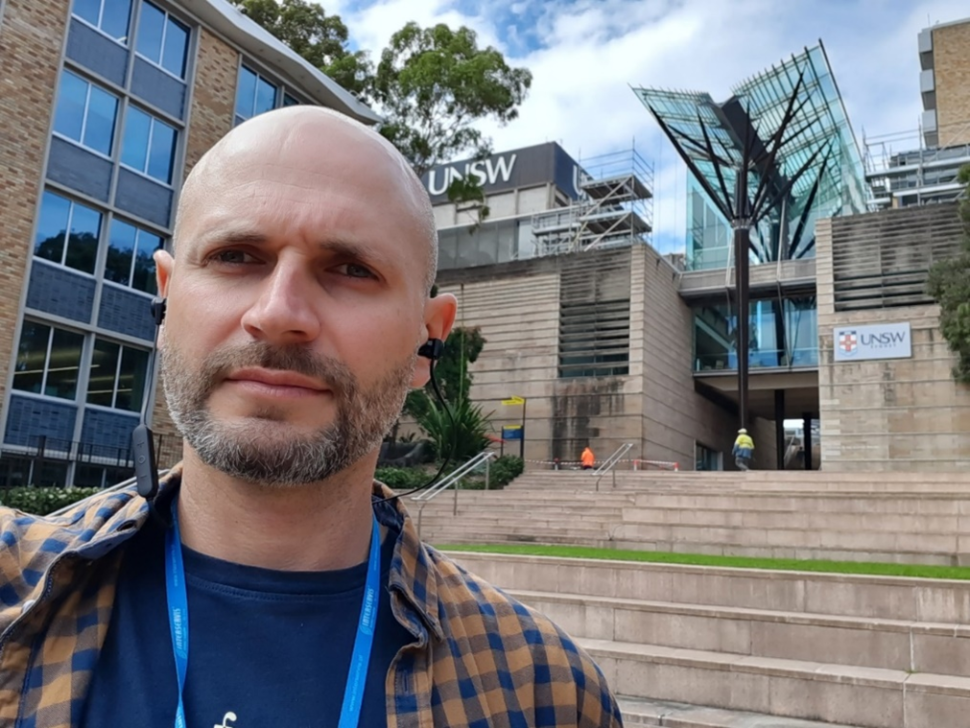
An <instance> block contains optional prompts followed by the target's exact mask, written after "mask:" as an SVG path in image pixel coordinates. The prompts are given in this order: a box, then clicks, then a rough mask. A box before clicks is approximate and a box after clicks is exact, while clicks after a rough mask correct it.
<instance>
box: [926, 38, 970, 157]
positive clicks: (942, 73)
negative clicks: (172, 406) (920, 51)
mask: <svg viewBox="0 0 970 728" xmlns="http://www.w3.org/2000/svg"><path fill="white" fill-rule="evenodd" d="M933 76H934V81H935V85H936V124H937V129H938V130H939V138H940V144H939V145H940V146H941V147H947V146H953V145H958V144H970V22H966V23H960V24H958V25H947V26H941V27H939V28H933Z"/></svg>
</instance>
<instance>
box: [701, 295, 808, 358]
mask: <svg viewBox="0 0 970 728" xmlns="http://www.w3.org/2000/svg"><path fill="white" fill-rule="evenodd" d="M749 311H750V313H749V318H748V320H749V329H750V334H751V340H750V342H749V346H750V349H749V352H748V362H749V366H750V367H751V368H752V369H793V368H800V367H809V368H813V367H817V366H818V314H817V308H816V300H815V297H814V296H807V297H799V298H782V299H766V300H759V301H752V302H751V303H750V307H749ZM736 326H737V321H736V316H735V315H734V313H733V312H732V309H730V308H729V307H728V306H727V304H726V303H724V304H712V305H707V306H703V307H700V308H696V309H695V310H694V371H697V372H707V371H712V370H724V369H727V370H731V369H737V366H738V360H737V353H736V348H735V343H734V342H735V336H736Z"/></svg>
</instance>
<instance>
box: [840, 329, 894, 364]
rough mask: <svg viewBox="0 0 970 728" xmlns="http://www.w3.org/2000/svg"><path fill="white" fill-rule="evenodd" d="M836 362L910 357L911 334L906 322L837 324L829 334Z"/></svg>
mask: <svg viewBox="0 0 970 728" xmlns="http://www.w3.org/2000/svg"><path fill="white" fill-rule="evenodd" d="M832 340H833V343H834V344H835V361H866V360H869V359H909V358H911V357H912V356H913V337H912V332H911V331H910V327H909V323H904V324H876V325H874V326H840V327H839V328H837V329H835V333H834V335H833V337H832Z"/></svg>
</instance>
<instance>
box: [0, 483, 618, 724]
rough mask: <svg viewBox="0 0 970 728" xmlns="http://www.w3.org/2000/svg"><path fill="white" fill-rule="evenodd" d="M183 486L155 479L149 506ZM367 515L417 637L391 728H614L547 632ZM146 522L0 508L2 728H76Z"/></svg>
mask: <svg viewBox="0 0 970 728" xmlns="http://www.w3.org/2000/svg"><path fill="white" fill-rule="evenodd" d="M180 480H181V471H180V469H179V468H176V469H175V470H173V471H172V472H171V473H170V474H169V476H168V477H166V478H163V480H162V484H161V490H160V494H159V499H160V502H162V503H164V501H165V499H166V498H169V499H170V498H171V496H172V494H173V493H174V492H175V491H176V490H177V488H178V485H179V483H180ZM375 494H378V495H380V496H381V497H385V496H386V495H388V494H389V491H387V490H386V489H385V488H384V487H383V486H381V485H379V484H376V485H375ZM375 510H376V513H377V518H378V520H379V521H380V522H381V523H382V524H384V525H385V526H389V527H392V528H394V529H396V530H399V531H400V536H399V537H398V541H397V544H396V546H395V550H394V560H393V562H392V564H391V571H390V577H389V583H388V587H389V589H390V590H391V607H392V611H393V613H394V616H395V618H396V619H397V620H398V621H399V622H400V623H401V624H402V625H403V626H404V627H405V628H407V629H408V630H409V631H410V632H411V634H413V635H414V637H415V642H414V643H412V644H411V645H409V646H407V647H405V648H403V649H402V650H401V651H400V652H399V653H398V655H397V656H396V657H395V659H394V661H393V662H392V664H391V667H390V670H389V672H388V675H387V681H386V683H385V684H386V686H387V691H388V696H389V698H390V700H388V703H387V705H388V716H387V724H388V727H389V728H405V727H408V728H410V727H412V726H413V727H414V728H418V727H420V728H429V727H430V726H475V727H476V728H478V727H482V728H484V726H510V727H511V726H523V727H524V726H548V727H550V728H551V727H555V728H560V727H562V726H581V727H582V728H598V727H602V728H613V727H615V728H620V727H621V726H622V722H621V718H620V713H619V710H618V708H617V705H616V701H615V700H614V698H613V696H612V695H611V694H610V691H609V688H608V687H607V685H606V681H605V680H604V678H603V674H602V673H601V672H600V670H599V668H598V667H597V666H596V665H595V664H594V663H593V661H592V660H591V659H590V658H589V656H588V655H587V654H586V653H585V652H583V651H582V649H580V648H579V647H577V645H576V644H575V643H574V642H573V641H572V640H571V639H570V638H569V637H568V636H566V635H565V634H564V633H563V632H562V631H561V630H560V629H559V628H558V627H556V626H555V625H554V624H552V622H550V621H549V620H548V619H546V618H544V617H542V616H541V615H539V614H537V613H536V612H534V611H532V610H531V609H529V608H528V607H525V606H523V605H521V604H519V603H518V602H516V601H515V600H514V599H512V598H510V597H509V596H508V595H506V594H504V593H503V592H501V591H500V590H498V589H496V588H495V587H493V586H490V585H489V584H487V583H485V582H484V581H482V580H481V579H479V578H477V577H475V576H474V575H472V574H469V573H468V572H466V571H465V570H464V569H462V568H461V567H460V566H458V565H457V564H455V563H454V562H453V561H451V560H450V559H448V558H447V557H445V556H443V555H442V554H440V553H438V552H437V551H435V550H434V549H432V548H429V547H427V546H425V545H424V544H422V543H421V542H420V541H419V539H418V535H417V532H416V530H415V528H414V525H413V524H412V522H411V519H410V517H409V516H408V515H407V512H406V510H405V509H404V507H403V505H401V504H400V501H392V502H389V503H382V504H379V505H377V506H376V508H375ZM148 518H149V509H148V504H147V502H146V501H145V500H144V499H143V498H141V497H139V496H138V495H137V493H136V491H135V488H134V486H131V487H130V488H127V489H123V490H119V491H115V492H108V493H104V494H99V495H98V496H96V497H95V498H93V499H91V500H89V501H87V502H85V503H82V504H79V505H78V506H76V507H75V508H74V509H73V510H71V511H70V512H69V513H67V514H66V515H63V516H60V517H56V518H54V517H49V518H41V517H37V516H30V515H25V514H23V513H20V512H16V511H12V510H10V509H5V508H0V725H2V726H11V728H68V727H72V728H73V727H74V726H77V725H78V724H79V721H80V717H81V713H82V709H83V706H84V700H85V697H86V695H87V691H88V686H89V685H90V684H91V678H92V673H93V670H94V668H95V665H96V663H97V660H98V655H99V653H100V651H101V648H102V646H103V645H104V640H105V636H106V634H107V631H108V624H109V622H110V619H111V608H112V604H113V602H114V597H115V590H116V585H117V579H118V573H119V567H120V565H121V557H122V554H123V552H124V543H125V541H127V540H128V539H129V538H131V536H133V535H134V534H135V533H136V532H137V531H138V529H139V528H140V527H141V526H142V525H144V523H145V522H146V521H147V519H148ZM173 716H174V706H173Z"/></svg>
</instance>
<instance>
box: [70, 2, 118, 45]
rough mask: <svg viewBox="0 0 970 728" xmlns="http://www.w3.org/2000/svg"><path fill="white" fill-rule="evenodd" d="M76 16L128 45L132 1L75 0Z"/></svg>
mask: <svg viewBox="0 0 970 728" xmlns="http://www.w3.org/2000/svg"><path fill="white" fill-rule="evenodd" d="M74 15H75V16H77V17H78V18H81V19H82V20H86V21H87V22H88V23H90V24H91V25H93V26H94V27H95V28H98V29H99V30H100V31H101V32H102V33H104V34H105V35H108V36H110V37H112V38H114V39H115V40H117V41H119V42H121V43H124V44H126V45H127V44H128V20H129V18H130V17H131V0H74Z"/></svg>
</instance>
